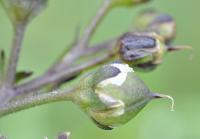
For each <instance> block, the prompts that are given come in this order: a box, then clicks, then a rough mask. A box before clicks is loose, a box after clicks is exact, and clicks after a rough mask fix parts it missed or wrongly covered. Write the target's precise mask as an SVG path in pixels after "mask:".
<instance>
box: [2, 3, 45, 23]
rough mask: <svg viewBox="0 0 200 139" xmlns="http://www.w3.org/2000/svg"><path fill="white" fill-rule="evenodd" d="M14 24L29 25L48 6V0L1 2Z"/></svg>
mask: <svg viewBox="0 0 200 139" xmlns="http://www.w3.org/2000/svg"><path fill="white" fill-rule="evenodd" d="M1 3H2V5H3V7H4V9H5V11H6V12H7V14H8V16H9V18H10V19H11V21H12V23H13V24H14V25H15V24H18V23H24V24H25V23H28V22H29V21H31V20H32V19H33V18H34V17H35V16H37V15H38V14H39V13H40V12H41V11H42V10H43V9H44V8H45V7H46V5H47V0H1Z"/></svg>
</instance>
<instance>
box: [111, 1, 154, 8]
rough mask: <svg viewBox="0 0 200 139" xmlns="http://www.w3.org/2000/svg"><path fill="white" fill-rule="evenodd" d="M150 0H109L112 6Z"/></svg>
mask: <svg viewBox="0 0 200 139" xmlns="http://www.w3.org/2000/svg"><path fill="white" fill-rule="evenodd" d="M148 1H150V0H111V2H112V4H111V5H112V7H114V6H133V5H135V4H140V3H144V2H148Z"/></svg>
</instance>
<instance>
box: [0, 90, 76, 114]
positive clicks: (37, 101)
mask: <svg viewBox="0 0 200 139" xmlns="http://www.w3.org/2000/svg"><path fill="white" fill-rule="evenodd" d="M77 91H78V90H77V89H76V88H71V89H68V90H58V91H53V92H50V93H45V94H39V95H35V96H30V97H27V98H23V99H19V100H15V101H12V102H10V103H7V104H6V105H4V106H3V107H1V108H0V117H3V116H6V115H8V114H11V113H14V112H17V111H21V110H24V109H28V108H31V107H35V106H39V105H43V104H47V103H51V102H57V101H66V100H68V101H72V100H73V93H75V92H77Z"/></svg>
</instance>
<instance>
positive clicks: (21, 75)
mask: <svg viewBox="0 0 200 139" xmlns="http://www.w3.org/2000/svg"><path fill="white" fill-rule="evenodd" d="M31 75H33V72H32V71H20V72H17V74H16V78H15V82H16V83H18V82H20V81H21V80H24V79H27V78H28V77H30V76H31Z"/></svg>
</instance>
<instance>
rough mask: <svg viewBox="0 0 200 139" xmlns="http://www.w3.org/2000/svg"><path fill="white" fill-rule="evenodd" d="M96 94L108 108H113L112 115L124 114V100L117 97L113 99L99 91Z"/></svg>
mask: <svg viewBox="0 0 200 139" xmlns="http://www.w3.org/2000/svg"><path fill="white" fill-rule="evenodd" d="M98 96H99V98H100V100H101V101H102V102H103V103H104V104H106V105H108V106H109V108H110V109H113V113H112V115H114V116H120V115H122V114H124V107H125V104H124V102H122V101H121V100H119V99H115V98H113V97H112V96H109V95H107V94H105V93H99V94H98Z"/></svg>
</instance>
